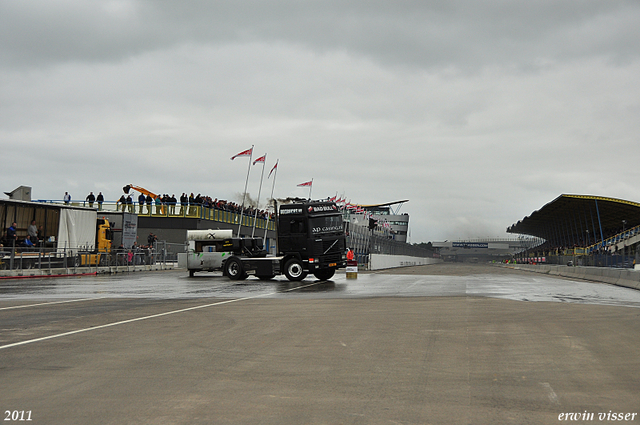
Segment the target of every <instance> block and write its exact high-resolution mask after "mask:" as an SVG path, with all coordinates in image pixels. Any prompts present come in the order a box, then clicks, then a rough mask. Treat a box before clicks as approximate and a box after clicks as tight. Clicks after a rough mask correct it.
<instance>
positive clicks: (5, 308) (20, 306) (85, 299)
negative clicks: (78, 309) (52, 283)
mask: <svg viewBox="0 0 640 425" xmlns="http://www.w3.org/2000/svg"><path fill="white" fill-rule="evenodd" d="M104 298H107V297H97V298H79V299H77V300H65V301H51V302H47V303H38V304H22V305H14V306H12V307H2V308H0V310H13V309H16V308H27V307H38V306H41V305H53V304H64V303H75V302H78V301H93V300H101V299H104Z"/></svg>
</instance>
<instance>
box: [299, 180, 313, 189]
mask: <svg viewBox="0 0 640 425" xmlns="http://www.w3.org/2000/svg"><path fill="white" fill-rule="evenodd" d="M312 184H313V180H311V181H308V182H304V183H300V184H299V185H298V187H305V186H306V187H309V186H311V185H312Z"/></svg>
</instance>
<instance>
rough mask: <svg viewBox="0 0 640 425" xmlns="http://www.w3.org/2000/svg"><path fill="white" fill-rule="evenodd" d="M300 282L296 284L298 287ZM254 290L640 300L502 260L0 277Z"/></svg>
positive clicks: (166, 292) (86, 294)
mask: <svg viewBox="0 0 640 425" xmlns="http://www.w3.org/2000/svg"><path fill="white" fill-rule="evenodd" d="M443 269H445V271H444V273H448V274H442V272H443ZM416 271H417V272H416ZM405 273H406V274H405ZM416 273H417V274H416ZM421 273H426V274H421ZM431 273H434V274H431ZM311 284H312V285H311ZM298 287H300V288H301V289H298V290H296V288H298ZM254 296H260V297H265V298H282V297H289V298H290V297H295V298H305V299H318V298H362V297H398V296H400V297H424V296H426V297H456V296H474V297H489V298H502V299H509V300H516V301H552V302H570V303H585V304H600V305H616V306H626V307H640V291H636V290H630V289H627V288H623V287H617V286H614V285H609V284H603V283H597V282H588V281H576V280H569V279H565V278H556V277H553V276H548V275H538V274H535V273H531V272H522V271H516V270H508V269H506V268H504V267H501V266H469V265H464V264H460V265H453V266H452V265H447V264H445V265H432V266H425V267H414V268H409V269H406V270H401V269H397V270H385V271H381V272H361V273H359V275H358V278H357V279H347V278H346V275H345V273H344V272H339V273H337V274H336V275H335V276H334V277H333V278H332V279H331V280H330V281H327V282H321V281H318V280H317V279H315V278H314V277H313V276H309V277H307V278H306V279H305V280H304V281H303V282H289V281H288V280H287V279H286V278H285V277H284V276H278V277H276V278H274V279H273V280H271V281H261V280H259V279H256V278H249V279H247V280H244V281H231V280H229V279H227V278H225V277H223V276H222V275H221V274H220V273H215V272H214V273H206V272H205V273H198V274H196V275H195V277H193V278H189V277H188V275H187V273H186V272H184V271H159V272H141V273H131V274H119V275H98V276H84V277H65V278H49V279H21V280H6V281H4V282H0V300H1V301H11V300H14V301H20V302H24V301H46V300H70V299H85V298H151V299H189V298H245V297H254Z"/></svg>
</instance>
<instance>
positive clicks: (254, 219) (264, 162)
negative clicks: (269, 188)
mask: <svg viewBox="0 0 640 425" xmlns="http://www.w3.org/2000/svg"><path fill="white" fill-rule="evenodd" d="M263 158H264V160H263V161H262V174H260V187H259V188H258V205H256V212H255V214H254V215H253V229H251V237H253V235H254V233H255V232H256V221H258V208H259V207H260V194H261V193H262V178H263V177H264V166H265V164H266V163H267V154H266V153H265V154H264V157H263ZM258 159H260V158H258ZM258 159H256V161H257V160H258ZM263 245H264V244H263Z"/></svg>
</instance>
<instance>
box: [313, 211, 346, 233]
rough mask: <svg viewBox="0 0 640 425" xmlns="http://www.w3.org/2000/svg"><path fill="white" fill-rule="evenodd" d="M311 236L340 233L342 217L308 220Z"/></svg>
mask: <svg viewBox="0 0 640 425" xmlns="http://www.w3.org/2000/svg"><path fill="white" fill-rule="evenodd" d="M309 226H311V234H313V235H318V234H321V233H335V232H342V230H343V229H342V216H341V215H328V216H323V217H313V218H310V219H309Z"/></svg>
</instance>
